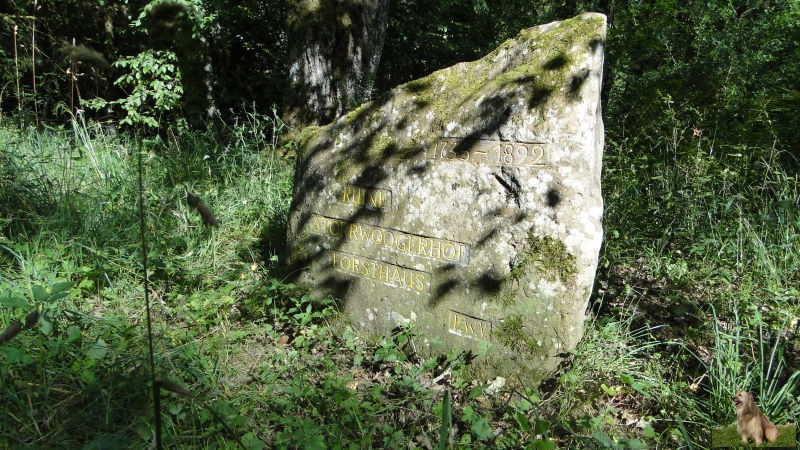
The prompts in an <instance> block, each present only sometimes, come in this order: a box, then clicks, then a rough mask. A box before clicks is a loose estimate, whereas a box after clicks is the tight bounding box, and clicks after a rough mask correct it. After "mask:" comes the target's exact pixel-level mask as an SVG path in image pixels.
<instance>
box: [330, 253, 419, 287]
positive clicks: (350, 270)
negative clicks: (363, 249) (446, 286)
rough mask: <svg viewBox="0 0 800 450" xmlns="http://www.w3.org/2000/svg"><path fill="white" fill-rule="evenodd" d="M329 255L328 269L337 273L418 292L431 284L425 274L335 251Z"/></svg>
mask: <svg viewBox="0 0 800 450" xmlns="http://www.w3.org/2000/svg"><path fill="white" fill-rule="evenodd" d="M330 254H331V258H330V264H331V265H330V267H331V268H332V269H334V270H337V271H339V272H343V273H347V274H350V275H356V276H359V277H363V278H369V279H372V280H376V281H380V282H382V283H385V284H388V285H390V286H396V287H401V288H407V289H413V290H416V291H420V292H425V291H427V290H428V287H429V286H430V284H431V279H430V274H429V273H427V272H421V271H419V270H415V269H410V268H408V267H403V266H398V265H395V264H391V263H387V262H384V261H379V260H377V259H371V258H366V257H363V256H356V255H351V254H349V253H344V252H340V251H336V250H331V251H330Z"/></svg>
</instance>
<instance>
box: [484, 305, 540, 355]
mask: <svg viewBox="0 0 800 450" xmlns="http://www.w3.org/2000/svg"><path fill="white" fill-rule="evenodd" d="M532 334H533V333H531V332H526V331H525V321H524V320H523V317H522V315H520V314H512V315H510V316H507V317H505V318H504V319H502V320H501V321H500V325H499V326H498V327H497V329H496V330H494V331H493V332H492V336H493V337H494V338H495V339H497V342H499V343H500V344H502V345H504V346H506V347H508V348H510V349H513V350H514V351H517V352H520V353H525V354H526V355H528V356H539V355H541V354H543V353H544V351H545V350H544V349H542V347H541V342H537V341H536V339H534V338H533V337H532V336H531V335H532Z"/></svg>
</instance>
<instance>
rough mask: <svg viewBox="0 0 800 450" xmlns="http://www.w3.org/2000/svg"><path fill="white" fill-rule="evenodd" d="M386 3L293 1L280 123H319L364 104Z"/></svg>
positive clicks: (378, 54) (382, 32)
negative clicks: (285, 83) (287, 68)
mask: <svg viewBox="0 0 800 450" xmlns="http://www.w3.org/2000/svg"><path fill="white" fill-rule="evenodd" d="M388 18H389V0H292V1H291V6H290V11H289V27H288V30H289V90H288V92H287V96H286V101H285V106H286V115H285V120H286V121H287V122H288V123H290V124H291V125H294V126H297V127H302V126H306V125H324V124H327V123H330V122H331V121H333V119H335V118H336V117H337V116H339V115H341V114H342V113H344V112H346V111H348V110H350V109H353V108H355V107H356V106H358V105H360V104H361V103H363V102H365V101H367V100H369V98H370V93H371V90H372V83H373V81H374V79H375V72H376V70H377V68H378V62H379V61H380V57H381V52H382V50H383V42H384V37H385V36H386V27H387V23H388Z"/></svg>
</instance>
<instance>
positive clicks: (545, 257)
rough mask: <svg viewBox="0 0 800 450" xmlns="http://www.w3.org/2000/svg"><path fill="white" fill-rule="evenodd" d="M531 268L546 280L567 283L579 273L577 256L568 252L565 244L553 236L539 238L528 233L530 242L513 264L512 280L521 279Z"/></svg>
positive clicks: (530, 232)
mask: <svg viewBox="0 0 800 450" xmlns="http://www.w3.org/2000/svg"><path fill="white" fill-rule="evenodd" d="M531 268H534V269H537V270H538V271H539V272H540V273H541V274H542V275H543V276H544V277H545V278H551V279H555V280H557V281H559V282H561V283H566V282H567V281H569V280H570V279H571V278H572V277H574V276H575V274H577V273H578V268H577V264H576V258H575V255H573V254H571V253H569V252H568V251H567V248H566V246H564V243H563V242H561V241H559V240H558V239H555V238H553V237H551V236H537V235H536V234H535V233H534V232H533V230H531V231H529V232H528V242H527V244H526V246H525V249H524V250H523V251H522V252H521V254H520V257H519V258H518V259H517V260H515V261H514V262H513V263H512V264H511V275H510V277H511V278H512V279H520V278H522V277H523V276H524V275H525V274H526V273H527V272H529V271H530V270H531Z"/></svg>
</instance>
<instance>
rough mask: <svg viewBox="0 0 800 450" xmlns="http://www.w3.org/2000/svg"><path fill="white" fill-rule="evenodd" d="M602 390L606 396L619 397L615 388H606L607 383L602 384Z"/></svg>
mask: <svg viewBox="0 0 800 450" xmlns="http://www.w3.org/2000/svg"><path fill="white" fill-rule="evenodd" d="M600 388H601V389H602V390H603V392H605V393H606V394H608V395H610V396H612V397H614V396H615V395H617V391H616V390H615V389H614V388H610V387H608V386H606V384H605V383H603V384H601V385H600Z"/></svg>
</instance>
